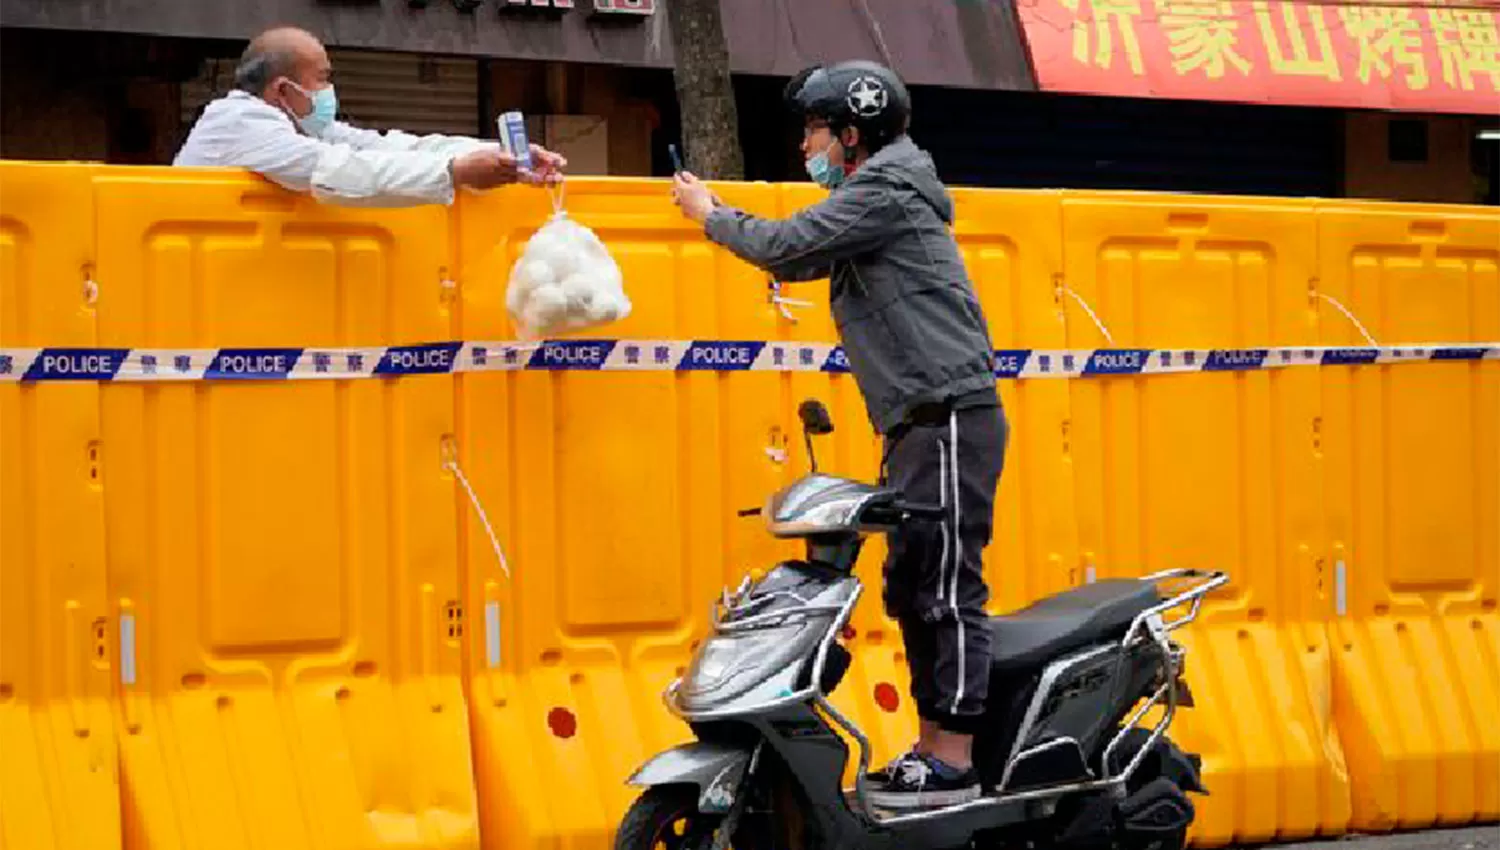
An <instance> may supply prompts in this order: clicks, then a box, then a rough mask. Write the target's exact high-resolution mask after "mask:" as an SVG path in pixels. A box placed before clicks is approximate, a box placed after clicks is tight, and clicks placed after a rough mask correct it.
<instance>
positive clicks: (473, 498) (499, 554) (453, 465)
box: [446, 458, 510, 578]
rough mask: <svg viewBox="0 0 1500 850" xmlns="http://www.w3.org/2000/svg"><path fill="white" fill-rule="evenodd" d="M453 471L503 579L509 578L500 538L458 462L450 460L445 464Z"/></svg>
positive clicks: (508, 567) (507, 565) (508, 568)
mask: <svg viewBox="0 0 1500 850" xmlns="http://www.w3.org/2000/svg"><path fill="white" fill-rule="evenodd" d="M446 465H447V467H448V468H449V469H451V470H453V474H454V476H455V477H457V478H458V483H460V484H462V485H463V486H464V492H466V493H468V494H469V501H470V502H472V503H473V505H474V511H475V512H476V513H478V514H479V521H480V522H481V523H483V524H484V530H485V533H486V534H488V535H489V536H490V545H491V546H493V547H494V548H495V557H496V558H498V559H499V560H500V569H501V570H504V571H505V577H506V578H510V564H509V563H508V562H507V561H506V560H505V550H503V549H501V548H500V538H498V537H496V536H495V529H494V527H492V526H491V525H490V518H489V516H488V515H486V514H485V512H484V506H483V505H481V504H479V496H478V495H477V494H475V492H474V488H473V487H470V486H469V479H468V478H465V477H464V471H463V470H462V469H459V468H458V460H457V459H456V458H455V459H450V460H449V461H448V463H447V464H446Z"/></svg>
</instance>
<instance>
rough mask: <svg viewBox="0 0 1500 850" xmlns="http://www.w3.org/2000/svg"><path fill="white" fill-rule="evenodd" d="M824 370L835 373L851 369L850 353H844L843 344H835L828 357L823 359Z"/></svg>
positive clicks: (842, 372)
mask: <svg viewBox="0 0 1500 850" xmlns="http://www.w3.org/2000/svg"><path fill="white" fill-rule="evenodd" d="M823 371H824V372H832V373H834V374H844V373H846V372H848V371H849V355H847V354H845V353H844V348H843V346H835V347H834V349H833V350H832V351H830V352H828V359H826V360H824V361H823Z"/></svg>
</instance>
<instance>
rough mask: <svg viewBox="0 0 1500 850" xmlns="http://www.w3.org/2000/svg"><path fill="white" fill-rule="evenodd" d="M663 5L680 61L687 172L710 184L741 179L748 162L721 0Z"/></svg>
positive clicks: (670, 0) (665, 0)
mask: <svg viewBox="0 0 1500 850" xmlns="http://www.w3.org/2000/svg"><path fill="white" fill-rule="evenodd" d="M662 3H663V5H665V6H666V7H667V23H668V25H669V26H671V28H672V51H673V53H674V54H675V55H676V59H677V65H676V67H675V68H674V69H673V72H672V73H673V76H674V77H675V78H676V80H677V104H678V107H679V108H680V110H681V112H682V144H683V148H684V151H683V153H684V155H685V157H686V158H685V160H684V161H683V167H684V168H686V169H688V170H690V171H692V172H693V173H694V174H696V175H698V176H699V177H703V178H707V179H713V180H742V179H744V177H745V159H744V155H743V153H742V152H741V151H740V124H739V117H738V115H737V114H736V112H735V108H734V86H733V84H732V83H731V81H730V76H729V48H728V45H727V44H726V43H725V41H724V23H723V20H722V18H721V17H720V14H719V0H662Z"/></svg>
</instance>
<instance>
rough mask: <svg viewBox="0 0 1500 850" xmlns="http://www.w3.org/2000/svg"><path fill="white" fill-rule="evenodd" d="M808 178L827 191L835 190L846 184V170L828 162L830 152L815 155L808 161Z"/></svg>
mask: <svg viewBox="0 0 1500 850" xmlns="http://www.w3.org/2000/svg"><path fill="white" fill-rule="evenodd" d="M807 176H809V177H811V178H812V179H813V182H814V183H817V184H818V185H819V186H822V187H823V188H825V189H835V188H837V187H838V186H839V184H841V183H843V182H844V169H843V167H842V166H835V165H832V164H830V163H829V162H828V151H826V150H825V151H823V152H821V153H816V154H813V156H812V158H811V159H809V160H808V161H807Z"/></svg>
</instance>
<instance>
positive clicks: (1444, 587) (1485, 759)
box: [1317, 203, 1500, 830]
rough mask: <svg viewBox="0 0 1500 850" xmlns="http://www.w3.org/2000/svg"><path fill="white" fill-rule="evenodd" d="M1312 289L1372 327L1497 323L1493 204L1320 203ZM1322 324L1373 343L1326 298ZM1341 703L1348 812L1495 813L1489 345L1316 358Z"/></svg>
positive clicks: (1408, 824)
mask: <svg viewBox="0 0 1500 850" xmlns="http://www.w3.org/2000/svg"><path fill="white" fill-rule="evenodd" d="M1317 234H1318V243H1319V257H1320V270H1319V275H1318V277H1319V278H1320V282H1319V284H1318V287H1319V291H1320V292H1322V293H1324V294H1327V295H1329V296H1332V297H1333V298H1335V299H1337V300H1338V302H1339V304H1340V305H1342V306H1343V307H1344V308H1345V309H1347V310H1349V311H1350V312H1351V313H1352V314H1353V316H1354V317H1357V318H1358V319H1359V320H1360V321H1361V322H1362V323H1363V325H1364V327H1365V330H1366V331H1367V332H1368V333H1369V334H1371V335H1372V336H1373V337H1374V338H1375V339H1376V340H1377V341H1378V342H1380V343H1381V344H1383V345H1406V344H1425V343H1432V342H1453V341H1477V340H1489V339H1496V338H1500V219H1497V218H1496V217H1495V215H1493V214H1490V213H1479V212H1478V211H1475V210H1471V209H1463V208H1451V207H1450V208H1444V207H1418V206H1405V205H1402V206H1397V205H1375V204H1335V203H1325V204H1322V205H1320V207H1319V210H1318V213H1317ZM1317 309H1318V314H1319V332H1320V341H1321V342H1322V343H1323V344H1326V345H1362V344H1368V343H1367V342H1366V341H1365V340H1364V339H1363V337H1362V336H1361V334H1360V332H1359V330H1358V329H1357V328H1356V327H1355V326H1354V325H1353V324H1352V322H1351V321H1350V320H1349V319H1348V318H1347V317H1345V316H1343V315H1341V314H1340V312H1338V309H1337V307H1336V306H1335V305H1334V304H1332V303H1329V302H1326V301H1323V300H1322V299H1321V298H1320V299H1319V303H1318V305H1317ZM1322 383H1323V393H1324V399H1325V403H1324V422H1323V429H1322V430H1323V442H1324V446H1325V449H1324V451H1325V452H1326V455H1327V463H1326V464H1325V472H1326V477H1325V481H1326V483H1325V486H1324V495H1325V500H1326V504H1327V506H1328V516H1327V523H1328V534H1329V537H1330V551H1329V555H1328V558H1329V560H1330V562H1331V564H1332V566H1333V568H1334V570H1336V574H1337V576H1338V577H1339V582H1340V584H1341V585H1343V586H1346V587H1347V595H1346V596H1341V598H1340V601H1339V604H1338V605H1337V606H1336V610H1334V611H1332V612H1330V613H1331V614H1332V627H1331V633H1332V634H1333V636H1334V640H1335V644H1336V652H1337V662H1336V664H1335V671H1336V681H1337V685H1338V689H1337V692H1336V695H1335V701H1334V702H1335V705H1336V706H1337V713H1338V726H1339V732H1340V734H1341V736H1342V737H1343V740H1344V743H1345V748H1346V750H1347V752H1348V757H1349V767H1350V771H1351V773H1352V775H1353V776H1354V777H1355V783H1354V821H1353V825H1354V826H1355V827H1357V828H1359V829H1365V830H1386V829H1391V828H1398V827H1399V828H1403V829H1410V828H1418V827H1424V826H1430V825H1433V824H1457V823H1467V822H1471V821H1480V822H1483V821H1493V820H1495V819H1497V818H1500V723H1497V722H1496V718H1500V613H1497V611H1496V600H1497V597H1500V362H1494V361H1489V362H1483V363H1479V362H1472V363H1428V364H1413V365H1410V366H1400V367H1389V366H1387V367H1363V368H1359V369H1356V370H1348V371H1345V370H1327V371H1325V372H1324V373H1323V375H1322Z"/></svg>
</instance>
